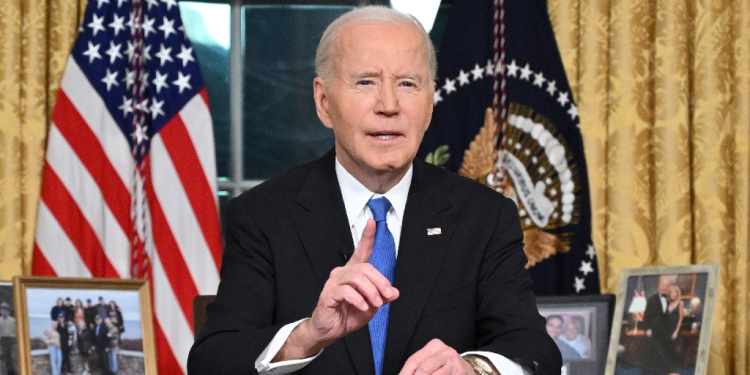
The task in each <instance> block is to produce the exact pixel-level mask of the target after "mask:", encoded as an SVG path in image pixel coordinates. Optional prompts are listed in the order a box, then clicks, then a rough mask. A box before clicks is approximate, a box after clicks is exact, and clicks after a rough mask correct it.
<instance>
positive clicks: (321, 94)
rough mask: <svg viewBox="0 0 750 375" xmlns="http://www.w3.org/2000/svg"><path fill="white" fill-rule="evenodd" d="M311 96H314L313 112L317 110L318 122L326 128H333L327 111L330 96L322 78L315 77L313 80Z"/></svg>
mask: <svg viewBox="0 0 750 375" xmlns="http://www.w3.org/2000/svg"><path fill="white" fill-rule="evenodd" d="M313 96H314V97H315V112H317V114H318V118H319V119H320V122H322V123H323V125H324V126H325V127H326V128H329V129H333V124H332V123H331V114H330V113H329V112H328V104H329V99H330V98H329V97H328V93H327V92H326V83H325V81H324V80H323V78H320V77H315V79H314V80H313Z"/></svg>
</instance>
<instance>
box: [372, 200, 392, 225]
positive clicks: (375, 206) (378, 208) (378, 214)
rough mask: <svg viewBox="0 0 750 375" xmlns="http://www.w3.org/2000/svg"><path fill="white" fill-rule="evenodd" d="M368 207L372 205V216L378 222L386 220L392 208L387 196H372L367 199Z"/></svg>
mask: <svg viewBox="0 0 750 375" xmlns="http://www.w3.org/2000/svg"><path fill="white" fill-rule="evenodd" d="M367 207H370V211H372V218H373V219H375V221H376V222H381V221H385V216H386V215H387V214H388V210H390V209H391V202H390V201H389V200H388V198H386V197H380V198H374V199H373V198H370V200H369V201H367Z"/></svg>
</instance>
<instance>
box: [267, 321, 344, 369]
mask: <svg viewBox="0 0 750 375" xmlns="http://www.w3.org/2000/svg"><path fill="white" fill-rule="evenodd" d="M328 345H330V343H329V342H325V341H321V340H320V339H319V338H318V336H317V335H316V334H315V332H313V330H312V327H311V325H310V320H309V319H308V320H305V321H303V322H302V323H300V324H299V325H297V326H296V327H294V330H292V332H291V333H290V334H289V337H288V338H287V340H286V342H285V343H284V345H283V346H282V347H281V349H280V350H279V352H278V353H276V356H275V357H274V358H273V362H279V361H284V360H290V359H302V358H309V357H312V356H314V355H316V354H317V353H319V352H320V351H321V350H323V349H324V348H325V347H326V346H328Z"/></svg>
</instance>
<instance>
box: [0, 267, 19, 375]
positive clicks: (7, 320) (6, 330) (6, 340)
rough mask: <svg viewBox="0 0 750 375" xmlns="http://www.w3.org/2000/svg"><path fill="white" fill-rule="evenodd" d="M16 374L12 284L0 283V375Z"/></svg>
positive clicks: (16, 357) (16, 350)
mask: <svg viewBox="0 0 750 375" xmlns="http://www.w3.org/2000/svg"><path fill="white" fill-rule="evenodd" d="M17 373H18V347H17V346H16V316H15V313H14V311H13V283H11V282H8V281H0V374H2V375H6V374H11V375H12V374H17Z"/></svg>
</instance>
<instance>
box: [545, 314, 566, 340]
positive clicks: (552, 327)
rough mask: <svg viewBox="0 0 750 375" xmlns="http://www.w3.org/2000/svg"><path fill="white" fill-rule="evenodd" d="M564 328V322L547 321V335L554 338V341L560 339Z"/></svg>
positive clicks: (556, 320) (558, 320)
mask: <svg viewBox="0 0 750 375" xmlns="http://www.w3.org/2000/svg"><path fill="white" fill-rule="evenodd" d="M561 328H562V320H560V319H557V318H552V319H549V320H547V334H548V335H549V337H552V339H553V340H557V338H558V337H560V330H561Z"/></svg>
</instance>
